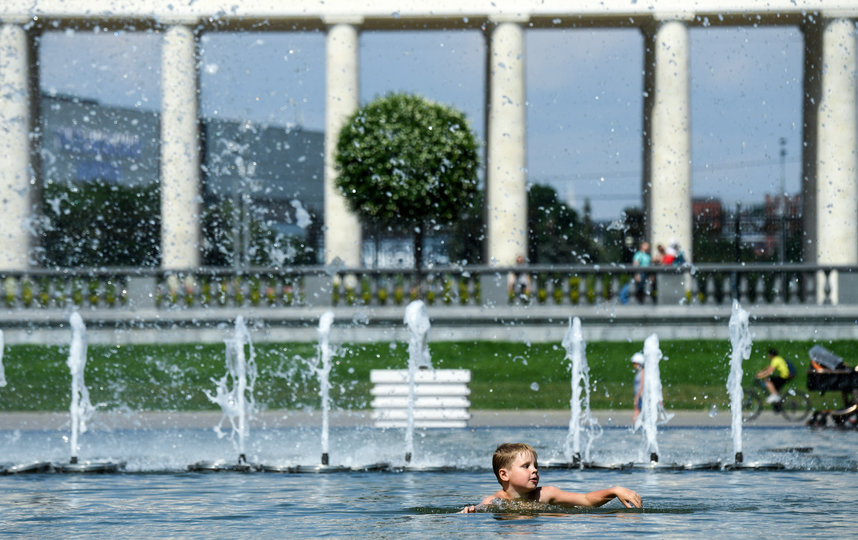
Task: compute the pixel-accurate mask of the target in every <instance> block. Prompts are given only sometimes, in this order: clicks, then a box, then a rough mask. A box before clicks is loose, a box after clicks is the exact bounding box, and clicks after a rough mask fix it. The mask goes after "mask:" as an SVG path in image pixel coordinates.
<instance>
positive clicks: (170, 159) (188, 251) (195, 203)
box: [161, 25, 201, 270]
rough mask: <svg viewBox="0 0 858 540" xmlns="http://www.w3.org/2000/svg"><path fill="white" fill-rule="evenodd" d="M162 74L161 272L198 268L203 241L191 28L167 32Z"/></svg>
mask: <svg viewBox="0 0 858 540" xmlns="http://www.w3.org/2000/svg"><path fill="white" fill-rule="evenodd" d="M161 72H162V75H161V93H162V105H161V107H162V108H161V267H162V268H165V269H176V270H178V269H183V268H194V267H197V266H199V264H200V238H201V234H200V230H201V219H200V207H201V200H200V199H201V197H200V133H199V101H198V92H197V90H198V86H199V77H198V74H197V44H196V37H195V36H194V33H193V31H192V30H191V29H190V28H189V27H187V26H184V25H175V26H171V27H170V28H169V29H167V31H166V33H165V35H164V44H163V50H162V56H161Z"/></svg>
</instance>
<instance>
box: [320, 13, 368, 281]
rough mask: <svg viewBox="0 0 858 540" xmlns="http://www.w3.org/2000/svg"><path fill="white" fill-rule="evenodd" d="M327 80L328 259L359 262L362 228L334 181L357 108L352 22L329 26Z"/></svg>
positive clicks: (356, 62)
mask: <svg viewBox="0 0 858 540" xmlns="http://www.w3.org/2000/svg"><path fill="white" fill-rule="evenodd" d="M326 55H327V61H326V67H327V69H326V77H327V79H326V82H325V88H326V90H325V262H326V263H330V262H333V261H334V260H336V259H339V260H341V261H342V262H343V264H345V265H346V266H348V267H352V268H357V267H358V266H360V259H361V257H360V255H361V228H360V222H359V221H358V218H357V216H356V215H355V214H354V213H352V212H351V211H350V210H349V209H348V205H347V203H346V200H345V198H344V197H343V196H342V195H341V194H340V192H339V190H338V189H337V187H336V185H335V182H336V179H337V170H336V167H335V166H334V155H335V153H336V150H337V139H338V138H339V135H340V128H342V126H343V124H345V122H346V120H348V118H349V116H351V115H352V114H353V113H354V112H355V111H356V110H357V108H358V100H359V98H360V81H359V77H358V65H359V57H360V49H359V43H358V30H357V27H356V26H354V25H353V24H346V23H336V24H332V26H330V27H329V28H328V36H327V44H326Z"/></svg>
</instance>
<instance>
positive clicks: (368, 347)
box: [0, 340, 858, 411]
mask: <svg viewBox="0 0 858 540" xmlns="http://www.w3.org/2000/svg"><path fill="white" fill-rule="evenodd" d="M815 344H821V345H823V346H824V347H826V348H828V349H829V350H831V351H832V352H834V353H835V354H838V355H840V356H842V357H843V358H844V359H845V360H846V361H847V363H850V364H853V365H854V359H852V356H853V355H854V353H855V352H856V351H858V341H854V340H849V341H845V340H844V341H819V342H817V341H759V342H756V343H755V344H754V347H753V352H752V355H751V359H750V360H747V361H746V362H745V363H744V371H745V376H744V380H745V386H747V385H749V384H751V383H752V382H753V381H752V379H753V374H754V373H756V371H758V370H759V369H762V368H763V367H765V366H766V365H767V362H768V360H767V357H766V351H767V350H768V349H769V347H776V348H777V349H778V350H779V351H780V352H781V354H783V355H784V356H786V357H789V358H791V359H792V360H793V361H794V363H795V365H796V366H797V367H798V368H799V374H798V377H797V378H796V380H795V381H794V383H793V385H794V387H795V388H796V389H801V390H806V369H807V366H808V364H809V359H808V356H807V351H808V350H809V349H810V348H811V347H812V346H813V345H815ZM660 346H661V350H662V353H663V354H664V358H663V360H662V362H661V364H660V368H661V369H660V370H661V378H662V385H663V387H664V398H665V404H666V406H667V408H668V409H692V410H710V409H712V408H713V407H714V408H717V409H720V410H725V409H727V408H728V407H729V397H728V395H727V391H726V383H727V375H728V372H729V363H730V352H731V346H730V343H729V342H726V341H715V340H706V341H662V342H661V343H660ZM254 348H255V352H256V363H257V367H258V373H259V375H258V378H257V381H256V385H255V391H254V396H255V399H256V402H257V405H258V406H259V407H260V408H261V409H304V408H311V409H316V408H318V407H319V385H318V381H317V380H316V378H315V376H314V375H313V374H312V371H311V369H310V368H309V366H308V364H309V363H311V362H312V361H313V359H314V358H315V357H316V354H317V352H316V347H315V345H314V344H307V343H277V344H271V343H262V344H256V345H254ZM642 348H643V344H642V343H615V342H596V343H588V344H587V361H588V364H589V366H590V389H591V390H590V404H591V407H592V408H594V409H630V408H631V406H632V397H633V390H632V379H633V376H634V374H633V371H632V367H631V363H630V362H629V358H630V357H631V355H632V354H633V353H634V352H636V351H639V350H641V349H642ZM68 352H69V351H68V346H34V345H12V346H7V347H6V349H5V354H4V356H3V364H4V366H5V372H6V380H7V382H8V384H7V386H6V387H3V388H0V411H63V410H68V408H69V402H70V399H71V398H70V385H71V374H70V372H69V369H68V367H67V365H66V359H67V357H68ZM430 352H431V355H432V360H433V364H434V366H435V367H436V368H450V369H452V368H464V369H470V370H471V371H472V382H471V397H470V399H471V404H472V408H473V409H567V408H569V398H570V395H571V384H570V377H569V362H568V361H567V360H566V359H565V351H564V349H563V348H562V347H561V346H560V344H559V343H557V344H552V343H532V344H526V343H512V342H488V341H475V342H437V343H431V344H430ZM224 357H225V353H224V346H223V345H222V344H190V345H189V344H181V345H172V344H169V345H165V344H152V345H121V346H107V345H90V346H89V350H88V360H87V366H86V372H85V379H86V385H87V387H88V389H89V392H90V397H91V400H92V402H93V403H94V404H95V403H97V404H99V406H100V408H101V409H106V410H115V409H126V408H127V409H130V410H177V411H191V410H208V409H216V408H217V406H216V405H214V404H212V403H211V402H210V401H209V399H208V398H207V397H206V392H212V393H213V392H214V389H215V385H216V383H215V381H216V380H217V379H219V378H220V377H222V376H223V375H224V374H225V373H226V367H225V363H224ZM334 362H335V365H334V367H333V369H332V372H331V382H332V391H331V397H332V400H333V404H334V407H336V408H341V409H366V408H369V405H370V401H371V396H370V388H371V385H370V382H369V372H370V370H371V369H391V368H392V369H404V368H406V367H407V364H408V347H407V344H403V343H373V344H351V345H349V344H346V345H341V346H339V347H338V350H337V354H336V357H335V358H334ZM811 397H812V399H813V402H814V404H815V406H817V407H820V408H831V407H836V406H839V404H840V395H839V393H828V394H826V395H824V396H819V394H818V393H816V394H811Z"/></svg>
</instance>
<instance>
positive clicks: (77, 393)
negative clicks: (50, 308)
mask: <svg viewBox="0 0 858 540" xmlns="http://www.w3.org/2000/svg"><path fill="white" fill-rule="evenodd" d="M69 324H70V326H71V330H72V340H71V346H70V348H69V358H68V361H67V362H66V363H67V364H68V366H69V370H71V376H72V383H71V408H70V412H71V439H69V451H70V453H71V462H72V463H77V452H78V450H80V448H79V447H78V436H79V435H80V434H83V433H86V423H87V421H89V419H90V418H92V414H93V413H94V412H95V407H93V406H92V403H91V402H90V401H89V390H87V388H86V384H85V383H84V380H83V372H84V368H86V326H85V325H84V324H83V319H82V318H81V316H80V314H79V313H78V312H74V313H72V314H71V317H69Z"/></svg>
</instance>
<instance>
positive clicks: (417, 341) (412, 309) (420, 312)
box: [405, 300, 432, 463]
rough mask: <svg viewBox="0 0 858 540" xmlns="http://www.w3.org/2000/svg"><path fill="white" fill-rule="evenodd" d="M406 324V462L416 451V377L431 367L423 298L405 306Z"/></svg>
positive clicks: (408, 461) (428, 325)
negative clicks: (419, 370)
mask: <svg viewBox="0 0 858 540" xmlns="http://www.w3.org/2000/svg"><path fill="white" fill-rule="evenodd" d="M405 324H406V326H408V333H409V336H410V338H409V340H408V423H407V425H406V427H405V463H411V456H412V455H413V453H414V402H415V396H414V392H415V389H416V383H415V381H414V378H415V376H416V374H417V370H418V369H431V368H432V359H431V357H430V356H429V346H428V338H429V328H430V324H429V314H428V313H427V312H426V304H424V303H423V301H422V300H415V301H413V302H411V303H410V304H408V306H407V307H406V308H405Z"/></svg>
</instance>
